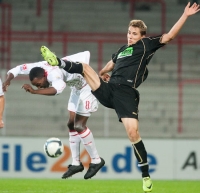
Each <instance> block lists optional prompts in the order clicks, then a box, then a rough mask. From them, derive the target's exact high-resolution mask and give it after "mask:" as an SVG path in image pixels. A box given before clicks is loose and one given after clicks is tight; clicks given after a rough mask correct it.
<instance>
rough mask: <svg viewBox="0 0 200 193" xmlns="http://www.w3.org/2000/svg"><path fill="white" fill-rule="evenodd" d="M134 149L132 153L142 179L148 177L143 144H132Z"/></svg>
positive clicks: (147, 165) (140, 142)
mask: <svg viewBox="0 0 200 193" xmlns="http://www.w3.org/2000/svg"><path fill="white" fill-rule="evenodd" d="M132 145H133V148H134V153H135V156H136V158H137V161H138V166H139V167H140V169H141V171H142V177H143V178H144V177H149V176H150V175H149V164H148V162H147V152H146V149H145V147H144V144H143V142H142V140H141V141H139V142H138V143H135V144H132Z"/></svg>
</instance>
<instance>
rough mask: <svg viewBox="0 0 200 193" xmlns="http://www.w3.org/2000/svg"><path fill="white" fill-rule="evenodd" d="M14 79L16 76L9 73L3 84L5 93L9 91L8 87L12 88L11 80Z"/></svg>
mask: <svg viewBox="0 0 200 193" xmlns="http://www.w3.org/2000/svg"><path fill="white" fill-rule="evenodd" d="M13 78H14V75H13V74H12V73H9V74H8V76H7V78H6V80H5V81H4V82H3V86H2V88H3V92H6V91H7V88H8V86H10V82H11V80H12V79H13Z"/></svg>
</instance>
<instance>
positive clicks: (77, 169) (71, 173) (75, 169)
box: [62, 163, 84, 179]
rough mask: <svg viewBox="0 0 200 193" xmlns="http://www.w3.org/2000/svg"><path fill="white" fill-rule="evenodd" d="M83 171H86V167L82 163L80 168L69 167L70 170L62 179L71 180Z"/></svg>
mask: <svg viewBox="0 0 200 193" xmlns="http://www.w3.org/2000/svg"><path fill="white" fill-rule="evenodd" d="M83 170H84V167H83V164H82V163H80V165H79V166H74V165H69V166H68V170H67V171H66V172H65V173H64V174H63V176H62V179H66V178H69V177H71V176H72V175H74V174H76V173H78V172H82V171H83Z"/></svg>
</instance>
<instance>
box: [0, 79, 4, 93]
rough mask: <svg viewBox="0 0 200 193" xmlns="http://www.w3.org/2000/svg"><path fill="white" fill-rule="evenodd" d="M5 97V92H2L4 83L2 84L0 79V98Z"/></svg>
mask: <svg viewBox="0 0 200 193" xmlns="http://www.w3.org/2000/svg"><path fill="white" fill-rule="evenodd" d="M2 95H4V93H3V90H2V82H1V79H0V96H2Z"/></svg>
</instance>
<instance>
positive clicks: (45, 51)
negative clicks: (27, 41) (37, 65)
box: [40, 46, 59, 66]
mask: <svg viewBox="0 0 200 193" xmlns="http://www.w3.org/2000/svg"><path fill="white" fill-rule="evenodd" d="M40 51H41V55H42V57H43V58H44V60H46V61H47V62H48V64H50V65H51V66H58V65H59V62H58V59H57V57H56V55H55V54H54V53H53V52H51V51H50V50H49V48H47V47H46V46H42V47H41V48H40Z"/></svg>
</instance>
